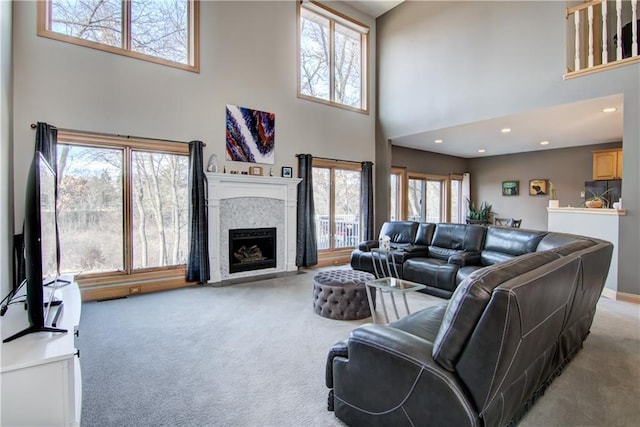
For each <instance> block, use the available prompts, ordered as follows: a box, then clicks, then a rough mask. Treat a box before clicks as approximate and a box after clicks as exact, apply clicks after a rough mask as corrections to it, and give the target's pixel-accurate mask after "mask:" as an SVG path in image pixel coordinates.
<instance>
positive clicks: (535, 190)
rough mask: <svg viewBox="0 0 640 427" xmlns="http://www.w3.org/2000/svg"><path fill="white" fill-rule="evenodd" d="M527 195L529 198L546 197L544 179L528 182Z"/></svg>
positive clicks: (545, 181)
mask: <svg viewBox="0 0 640 427" xmlns="http://www.w3.org/2000/svg"><path fill="white" fill-rule="evenodd" d="M529 195H530V196H546V195H547V180H546V179H532V180H530V181H529Z"/></svg>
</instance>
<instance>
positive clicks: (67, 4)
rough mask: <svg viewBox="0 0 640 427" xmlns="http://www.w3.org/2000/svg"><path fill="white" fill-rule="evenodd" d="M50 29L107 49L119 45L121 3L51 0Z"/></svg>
mask: <svg viewBox="0 0 640 427" xmlns="http://www.w3.org/2000/svg"><path fill="white" fill-rule="evenodd" d="M51 30H52V31H55V32H56V33H60V34H64V35H67V36H71V37H77V38H79V39H83V40H89V41H92V42H97V43H102V44H106V45H109V46H121V45H122V2H121V1H120V0H103V1H99V0H93V1H91V0H53V1H52V2H51Z"/></svg>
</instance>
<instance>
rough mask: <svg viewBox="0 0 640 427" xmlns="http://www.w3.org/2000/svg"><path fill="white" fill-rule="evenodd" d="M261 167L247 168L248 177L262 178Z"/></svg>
mask: <svg viewBox="0 0 640 427" xmlns="http://www.w3.org/2000/svg"><path fill="white" fill-rule="evenodd" d="M262 173H263V172H262V166H249V175H259V176H262Z"/></svg>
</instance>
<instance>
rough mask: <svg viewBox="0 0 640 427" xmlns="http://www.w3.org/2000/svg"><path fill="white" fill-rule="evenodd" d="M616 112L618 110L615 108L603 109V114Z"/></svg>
mask: <svg viewBox="0 0 640 427" xmlns="http://www.w3.org/2000/svg"><path fill="white" fill-rule="evenodd" d="M616 110H617V108H615V107H607V108H605V109H603V110H602V112H603V113H613V112H614V111H616Z"/></svg>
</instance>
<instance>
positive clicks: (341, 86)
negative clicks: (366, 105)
mask: <svg viewBox="0 0 640 427" xmlns="http://www.w3.org/2000/svg"><path fill="white" fill-rule="evenodd" d="M335 28H336V31H335V42H334V43H335V61H334V64H335V66H334V68H335V71H334V72H335V76H336V77H335V85H334V90H335V94H334V99H335V100H336V102H340V103H342V104H345V105H349V106H351V107H356V108H360V106H361V105H362V100H361V95H362V93H361V90H360V86H361V83H362V76H361V71H362V67H361V63H360V58H361V55H362V52H361V45H360V33H358V32H357V31H354V30H351V29H349V28H347V27H345V26H342V25H340V24H336V26H335Z"/></svg>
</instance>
